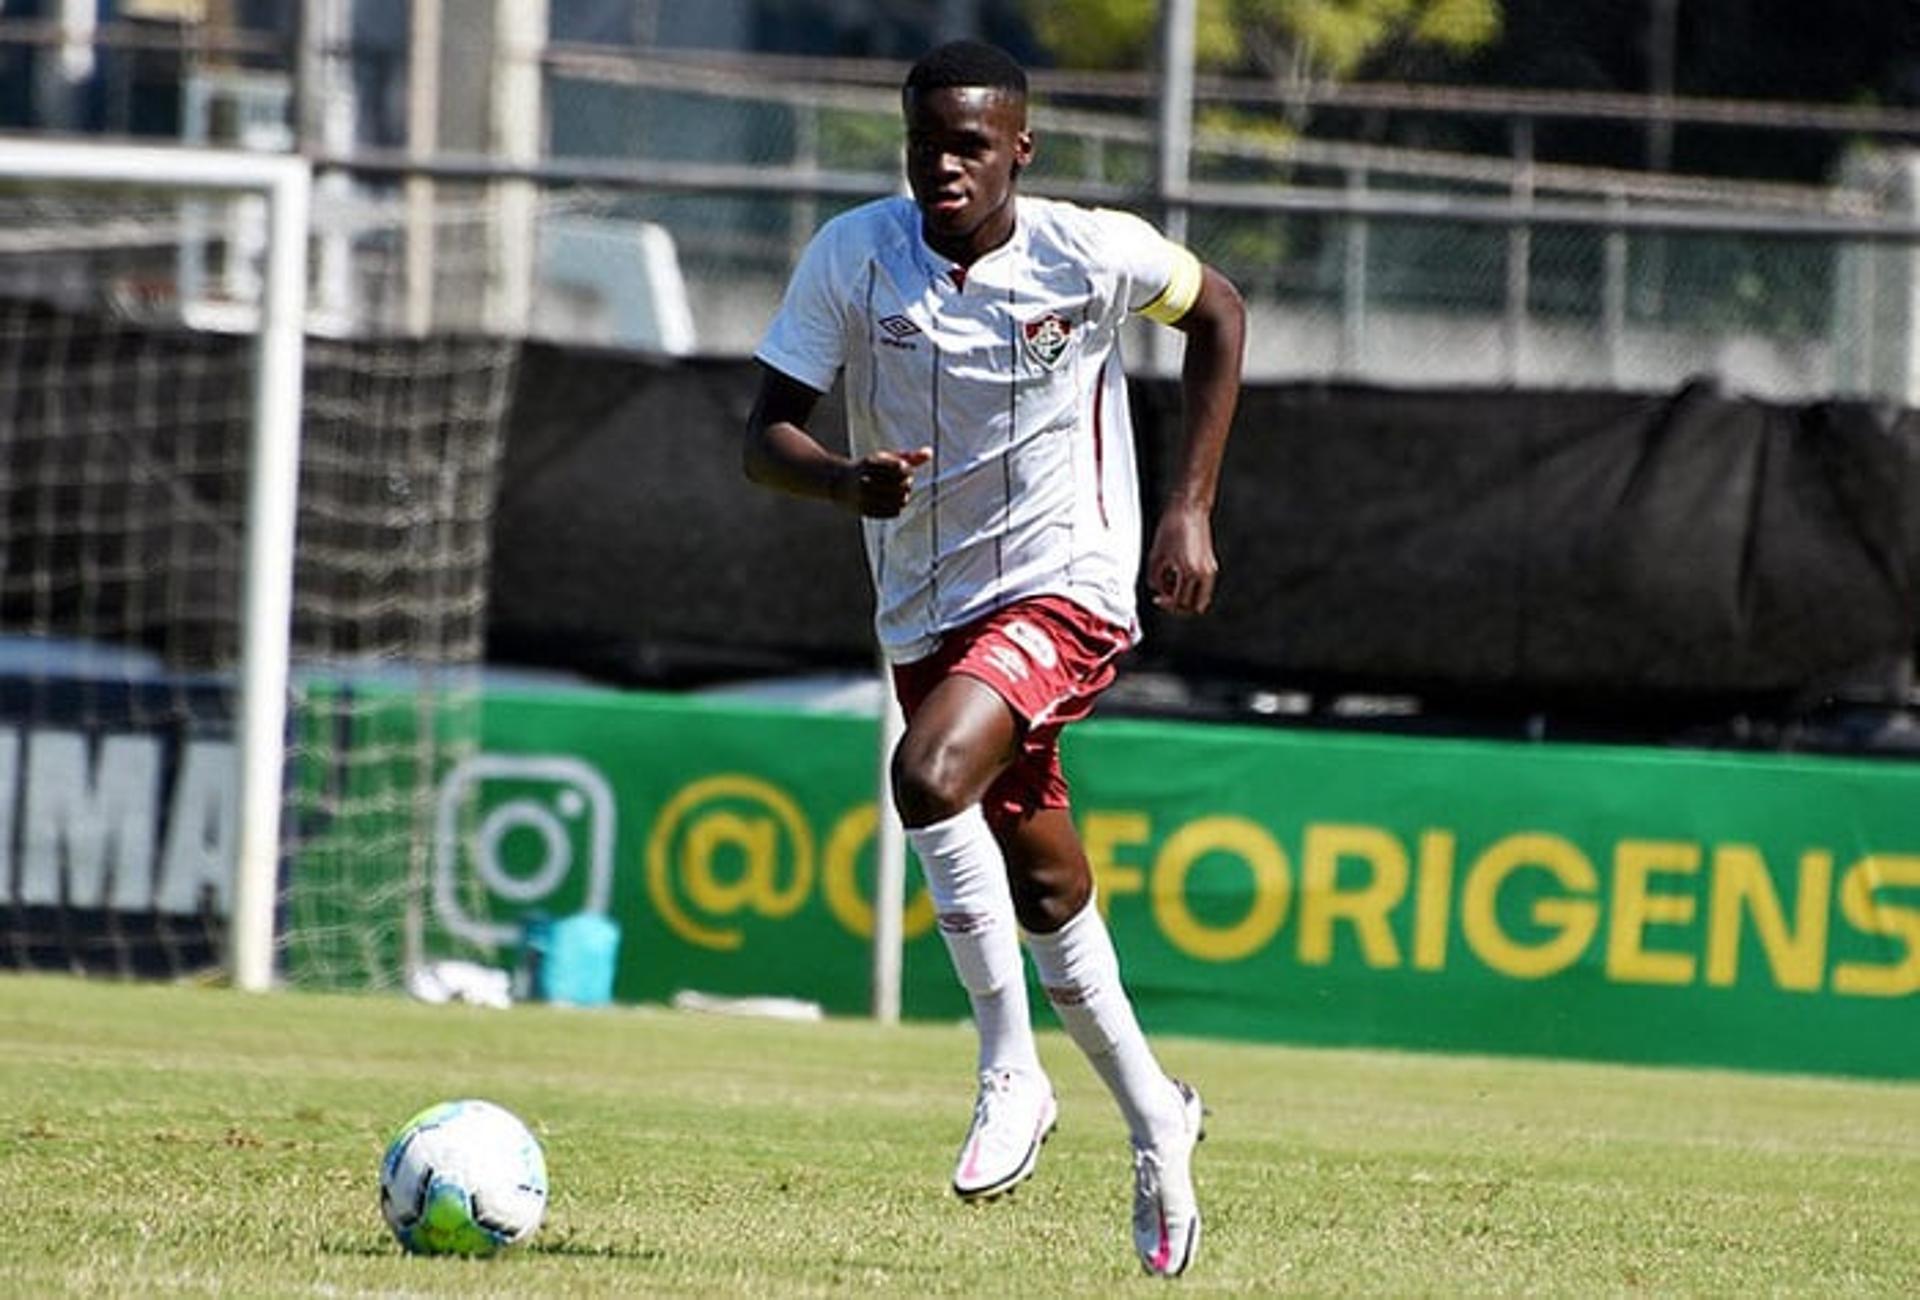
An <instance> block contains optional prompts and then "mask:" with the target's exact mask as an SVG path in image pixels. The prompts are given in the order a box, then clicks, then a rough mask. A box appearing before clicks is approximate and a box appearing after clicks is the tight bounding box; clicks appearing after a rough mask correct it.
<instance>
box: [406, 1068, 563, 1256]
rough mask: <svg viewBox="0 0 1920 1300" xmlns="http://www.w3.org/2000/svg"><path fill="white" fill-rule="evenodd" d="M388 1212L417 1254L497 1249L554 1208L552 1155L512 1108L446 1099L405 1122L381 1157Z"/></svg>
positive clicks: (522, 1237) (484, 1252) (518, 1238)
mask: <svg viewBox="0 0 1920 1300" xmlns="http://www.w3.org/2000/svg"><path fill="white" fill-rule="evenodd" d="M380 1212H381V1214H383V1215H384V1216H386V1220H387V1226H388V1227H390V1228H392V1229H393V1235H394V1236H395V1237H396V1238H398V1239H399V1241H400V1244H401V1245H402V1246H405V1247H406V1248H407V1249H408V1250H409V1251H411V1252H412V1253H413V1254H416V1255H491V1254H493V1253H494V1252H495V1251H497V1250H500V1249H502V1248H503V1247H506V1246H511V1245H513V1244H514V1243H515V1242H520V1241H525V1240H526V1239H527V1238H528V1237H530V1236H532V1235H533V1232H534V1229H536V1228H538V1227H539V1226H540V1220H541V1218H542V1217H544V1216H545V1214H546V1212H547V1161H546V1157H545V1156H544V1155H543V1154H542V1153H541V1151H540V1143H539V1141H538V1140H537V1139H536V1138H535V1137H534V1136H533V1134H532V1133H530V1132H528V1131H527V1126H526V1125H525V1124H522V1123H521V1122H520V1121H519V1119H518V1118H516V1117H515V1116H514V1115H513V1113H512V1112H510V1111H508V1110H505V1109H503V1108H502V1107H499V1106H496V1105H494V1104H493V1103H492V1102H490V1101H474V1100H468V1101H446V1102H441V1103H440V1104H439V1105H438V1106H429V1107H427V1109H425V1110H423V1111H421V1112H420V1113H419V1114H418V1115H415V1116H414V1117H413V1118H412V1119H410V1120H408V1121H407V1122H406V1123H405V1124H403V1125H401V1126H400V1131H399V1132H398V1133H396V1134H395V1135H394V1138H393V1141H392V1143H390V1144H389V1145H388V1147H387V1154H386V1158H385V1159H383V1160H382V1161H381V1162H380Z"/></svg>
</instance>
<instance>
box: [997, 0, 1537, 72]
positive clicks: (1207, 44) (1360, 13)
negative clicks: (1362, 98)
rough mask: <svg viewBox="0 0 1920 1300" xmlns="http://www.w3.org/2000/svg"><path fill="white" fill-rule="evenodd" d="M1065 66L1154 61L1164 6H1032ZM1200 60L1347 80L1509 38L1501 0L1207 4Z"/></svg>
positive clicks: (1229, 68) (1039, 30)
mask: <svg viewBox="0 0 1920 1300" xmlns="http://www.w3.org/2000/svg"><path fill="white" fill-rule="evenodd" d="M1024 5H1025V9H1026V13H1027V16H1028V19H1029V21H1031V23H1032V24H1033V29H1034V32H1035V34H1036V35H1037V36H1038V37H1039V38H1040V40H1041V42H1042V43H1043V44H1044V45H1045V46H1046V47H1047V49H1048V50H1049V51H1050V52H1051V53H1052V55H1053V56H1054V58H1055V60H1056V61H1057V62H1058V63H1059V64H1060V65H1061V66H1063V67H1079V68H1129V67H1143V66H1146V65H1147V64H1148V63H1150V62H1151V61H1152V57H1153V51H1154V48H1155V45H1156V42H1157V40H1158V30H1159V28H1158V24H1159V16H1160V9H1161V5H1160V4H1159V3H1158V0H1024ZM1197 9H1198V18H1197V21H1196V31H1195V57H1196V61H1197V62H1198V64H1199V66H1200V67H1201V68H1202V69H1204V70H1207V71H1211V72H1222V73H1242V74H1246V73H1253V74H1260V75H1266V76H1274V77H1282V78H1300V77H1335V78H1344V77H1350V76H1353V75H1354V74H1355V73H1357V72H1359V71H1360V70H1361V69H1362V68H1363V67H1364V66H1365V65H1366V64H1367V63H1368V62H1369V61H1370V60H1372V59H1374V58H1376V57H1378V56H1379V55H1381V54H1382V53H1383V52H1386V51H1390V50H1392V49H1395V48H1412V47H1424V48H1426V49H1430V50H1435V51H1439V52H1442V53H1445V54H1451V55H1463V54H1466V53H1469V52H1471V51H1473V50H1476V49H1479V48H1480V47H1481V46H1484V45H1486V44H1487V43H1488V42H1490V41H1492V40H1493V39H1494V38H1495V37H1497V36H1498V35H1499V33H1500V23H1501V13H1500V0H1199V3H1198V6H1197Z"/></svg>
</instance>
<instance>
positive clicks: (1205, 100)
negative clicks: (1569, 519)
mask: <svg viewBox="0 0 1920 1300" xmlns="http://www.w3.org/2000/svg"><path fill="white" fill-rule="evenodd" d="M415 8H416V9H417V10H419V11H422V12H425V11H432V10H435V9H436V8H437V6H435V5H431V4H429V5H425V6H415ZM537 8H538V6H534V7H533V9H537ZM500 10H501V12H502V13H514V14H521V13H522V10H520V9H515V8H513V7H512V6H509V5H502V6H501V7H500ZM325 11H326V9H325V7H324V6H323V7H321V8H320V9H317V10H316V11H315V12H325ZM342 12H344V11H342ZM527 12H531V10H527ZM522 16H523V17H524V14H523V15H522ZM516 21H519V20H516ZM9 31H11V29H9ZM6 34H7V33H0V35H6ZM12 34H13V35H14V36H15V37H16V38H17V39H19V40H22V41H24V40H26V39H27V38H28V37H29V36H30V35H31V33H27V32H25V31H24V30H22V31H20V32H15V33H12ZM107 34H110V33H109V29H106V28H103V29H102V39H105V37H106V35H107ZM362 35H364V34H362ZM402 35H403V36H404V32H403V33H402ZM509 35H510V37H511V39H509V37H508V36H503V35H502V29H500V28H499V27H498V26H497V25H496V27H495V28H493V29H490V30H489V31H487V32H481V31H479V30H477V29H476V30H469V29H468V28H467V27H465V26H461V25H458V24H453V23H451V22H450V23H449V24H448V25H447V28H446V30H444V31H443V32H441V33H440V34H439V36H438V49H439V57H438V59H437V60H435V59H433V58H423V57H421V55H420V51H419V49H417V48H416V49H413V50H411V51H409V50H408V49H407V48H406V46H405V45H404V44H402V45H398V46H393V47H391V48H383V49H380V50H372V49H369V48H367V47H366V46H365V45H364V44H363V43H357V41H358V40H359V38H357V37H355V36H354V35H353V33H352V32H350V31H346V30H344V29H343V30H342V31H339V32H333V33H331V34H329V33H328V32H326V31H319V32H308V33H307V39H306V43H305V44H303V45H302V46H301V47H300V50H299V51H298V52H297V53H298V58H299V62H300V66H299V67H295V66H293V64H294V61H295V52H291V51H282V54H283V55H284V58H283V62H284V64H285V65H286V66H282V67H279V68H277V69H276V68H275V67H274V66H272V64H273V58H274V53H273V51H272V50H270V49H268V48H267V47H266V46H261V47H260V48H253V47H251V46H249V47H247V48H246V49H245V50H244V51H240V53H243V54H244V55H245V56H246V57H245V62H246V64H247V66H245V67H244V68H242V67H240V66H239V63H240V61H241V60H240V54H234V53H229V54H227V55H226V56H225V57H227V58H228V60H229V62H228V63H227V64H223V63H222V62H221V59H220V58H219V57H214V56H206V57H202V58H199V59H198V61H197V62H194V63H193V64H192V66H191V69H190V72H189V74H188V75H187V77H186V81H185V83H183V91H182V101H183V105H184V108H185V110H186V111H185V113H184V117H183V123H184V125H185V127H187V128H191V133H192V134H194V135H195V136H197V137H198V138H199V139H200V141H201V142H206V143H221V142H223V141H224V142H227V143H233V144H237V145H240V146H242V147H257V148H285V147H289V146H292V145H296V144H297V145H298V146H299V147H301V148H303V149H305V150H306V151H307V152H308V153H309V154H311V155H313V156H315V157H316V158H317V159H318V160H319V161H320V163H321V164H322V177H321V180H320V183H319V184H320V195H321V201H320V203H319V205H318V207H317V209H316V212H317V219H318V225H317V229H316V232H315V233H316V245H315V247H316V285H315V295H314V302H315V304H316V311H317V317H316V321H317V324H318V326H319V327H320V328H322V329H326V330H332V331H337V332H346V333H351V332H371V331H380V330H400V331H404V332H410V333H419V332H422V331H424V330H428V329H449V330H475V329H478V330H493V331H503V332H508V333H521V332H525V333H530V334H533V335H536V336H543V337H550V338H555V339H561V340H571V341H578V342H584V343H594V344H604V345H609V346H617V347H633V348H641V349H652V350H664V351H700V352H703V353H710V354H721V355H739V354H744V353H746V352H749V351H751V349H752V348H753V346H754V344H755V343H756V342H757V340H758V337H759V334H760V331H761V330H762V329H763V328H764V325H765V322H766V320H767V319H768V317H769V315H770V314H771V312H772V311H773V309H774V307H775V305H776V304H777V302H778V298H779V294H780V291H781V288H782V286H783V285H784V282H785V279H786V276H787V274H788V271H789V270H790V268H791V266H792V264H793V261H794V258H795V257H796V256H797V253H798V251H799V249H800V248H801V246H802V245H803V244H804V243H805V240H806V239H807V237H808V236H809V235H810V234H811V233H812V232H813V231H814V230H815V229H816V228H817V227H818V225H819V223H820V222H821V221H823V220H825V219H826V218H828V217H830V216H832V215H833V214H834V213H836V212H838V211H841V210H844V209H846V208H848V207H850V206H852V205H854V204H856V203H859V202H862V201H865V200H866V199H869V198H872V197H875V196H879V195H883V194H888V193H893V192H898V190H899V189H900V170H899V135H900V127H899V116H898V95H897V86H898V82H899V78H900V75H901V71H902V69H901V68H900V67H899V66H897V65H894V64H892V63H888V62H884V61H848V60H820V59H799V58H787V57H775V56H748V55H742V54H737V53H718V52H704V53H703V52H680V53H675V52H672V51H666V50H660V49H647V48H625V47H618V46H612V45H581V44H571V45H570V44H565V43H557V42H554V41H551V40H548V39H546V38H545V36H544V34H543V33H540V32H537V31H520V32H517V33H510V34H509ZM35 39H40V38H35ZM45 39H49V40H50V39H51V37H46V38H45ZM127 39H131V37H128V38H127ZM142 39H143V40H147V41H149V42H150V41H151V39H152V37H151V33H149V34H147V35H146V36H144V37H143V38H142ZM256 44H257V42H256ZM234 49H235V50H240V47H239V46H235V47H234ZM183 66H184V65H183ZM430 68H431V69H433V72H432V80H431V81H428V80H424V79H423V77H424V75H425V73H426V70H427V69H430ZM1194 89H1195V96H1194V104H1193V109H1194V113H1193V121H1194V124H1195V125H1194V128H1193V130H1192V131H1191V133H1190V135H1189V134H1183V135H1182V136H1181V143H1182V145H1183V146H1184V149H1183V152H1184V153H1185V155H1186V156H1185V157H1184V159H1183V160H1182V166H1181V167H1180V168H1178V169H1176V170H1175V171H1173V172H1172V173H1170V172H1169V169H1168V168H1167V167H1166V166H1165V165H1164V161H1163V155H1164V152H1165V151H1164V149H1163V147H1162V146H1163V139H1162V136H1161V134H1160V132H1159V130H1158V129H1157V123H1158V118H1157V116H1156V114H1157V110H1158V103H1157V98H1156V97H1157V95H1158V93H1159V90H1160V85H1159V83H1158V82H1157V81H1156V79H1154V78H1152V77H1150V76H1148V75H1146V74H1143V73H1118V74H1085V73H1079V74H1070V73H1061V72H1042V73H1039V74H1037V75H1036V78H1035V91H1036V93H1035V101H1034V102H1035V107H1034V114H1033V119H1034V126H1035V130H1036V133H1037V135H1038V137H1039V140H1040V152H1039V158H1038V161H1037V163H1036V166H1035V167H1034V168H1033V169H1032V170H1031V171H1030V172H1029V173H1028V176H1027V178H1026V180H1025V181H1024V182H1023V183H1024V184H1025V185H1026V187H1027V188H1028V190H1029V191H1030V192H1034V193H1040V194H1051V195H1056V196H1061V197H1066V198H1072V199H1076V200H1080V201H1083V202H1090V203H1103V204H1112V205H1116V206H1122V207H1127V208H1131V209H1134V210H1136V211H1139V212H1141V213H1143V215H1146V216H1148V217H1150V218H1152V219H1155V220H1157V221H1160V222H1161V223H1163V224H1164V225H1166V226H1167V227H1168V228H1169V229H1170V231H1171V232H1173V233H1175V234H1176V235H1177V236H1178V237H1181V238H1184V239H1185V240H1186V242H1188V243H1189V244H1191V245H1192V246H1193V247H1194V249H1195V250H1196V251H1197V252H1198V253H1199V254H1200V255H1201V256H1202V257H1203V258H1205V259H1206V260H1207V261H1209V262H1211V263H1213V264H1215V265H1216V266H1218V267H1219V268H1220V269H1221V270H1223V271H1224V272H1225V273H1226V274H1228V275H1229V276H1231V277H1232V278H1233V279H1234V280H1235V281H1236V283H1238V284H1239V285H1240V287H1241V288H1242V290H1243V292H1244V293H1245V295H1246V297H1247V299H1248V303H1249V308H1250V312H1251V318H1252V326H1253V328H1252V330H1251V334H1250V351H1249V357H1248V374H1249V375H1250V377H1253V378H1256V379H1268V380H1287V379H1338V380H1351V381H1363V382H1377V383H1389V384H1399V385H1446V384H1514V385H1524V386H1553V387H1585V386H1596V387H1598V386H1605V387H1628V388H1650V389H1659V388H1668V387H1671V386H1672V385H1674V384H1675V383H1678V382H1680V381H1682V380H1685V379H1687V378H1690V377H1695V376H1701V375H1706V376H1713V377H1717V378H1719V379H1720V380H1722V381H1723V382H1725V383H1726V384H1727V385H1728V386H1729V387H1731V388H1735V389H1738V390H1742V391H1747V392H1752V393H1755V394H1758V395H1763V396H1768V397H1779V398H1805V397H1821V396H1828V395H1854V394H1870V395H1875V396H1880V397H1885V398H1889V399H1892V400H1895V401H1898V402H1901V403H1903V404H1920V341H1917V340H1920V328H1917V327H1916V321H1915V318H1916V316H1920V305H1916V303H1915V301H1914V299H1915V295H1914V292H1913V288H1912V285H1913V280H1914V266H1915V261H1916V258H1917V257H1920V221H1917V220H1916V212H1917V211H1920V200H1917V199H1916V190H1917V189H1920V183H1917V182H1916V175H1920V172H1917V171H1916V167H1915V164H1914V163H1913V162H1912V161H1911V155H1910V153H1909V151H1908V148H1907V146H1909V145H1910V144H1911V142H1913V141H1916V140H1920V113H1916V112H1912V111H1905V112H1901V111H1876V110H1872V109H1864V108H1848V107H1839V106H1796V105H1785V104H1755V103H1727V102H1718V101H1685V100H1675V99H1659V100H1650V99H1647V98H1644V97H1638V96H1622V95H1558V94H1556V95H1547V94H1540V93H1529V92H1512V91H1487V90H1473V89H1466V88H1458V87H1454V88H1448V87H1431V86H1429V87H1420V86H1368V85H1357V86H1356V85H1349V86H1337V85H1321V86H1316V85H1312V84H1291V85H1274V84H1269V83H1259V82H1249V81H1225V80H1207V79H1204V78H1203V79H1201V80H1200V81H1199V82H1198V83H1196V85H1195V88H1194ZM110 98H111V97H110ZM376 101H377V102H376ZM1383 115H1394V116H1396V117H1397V118H1406V117H1408V116H1414V117H1418V118H1419V119H1420V120H1421V121H1423V122H1424V121H1428V120H1431V121H1434V122H1450V123H1455V124H1458V123H1461V122H1465V123H1469V124H1471V126H1472V127H1473V130H1472V131H1468V132H1462V131H1447V130H1435V131H1431V132H1428V133H1427V135H1428V137H1429V138H1432V139H1435V140H1443V139H1444V140H1447V141H1449V142H1451V143H1452V144H1453V145H1455V146H1457V145H1458V144H1459V140H1460V138H1462V136H1463V135H1465V136H1471V137H1473V138H1474V139H1476V140H1478V141H1479V142H1480V144H1479V147H1480V148H1481V150H1482V151H1481V152H1460V151H1456V150H1455V149H1441V148H1438V147H1435V148H1426V149H1421V148H1407V147H1386V146H1382V145H1379V144H1377V143H1368V142H1366V141H1364V140H1362V139H1359V138H1357V137H1358V136H1360V135H1364V134H1366V132H1365V131H1363V130H1356V129H1354V128H1353V126H1352V123H1353V122H1354V121H1356V120H1360V121H1364V120H1367V119H1370V118H1379V117H1382V116H1383ZM1569 121H1572V122H1578V123H1583V124H1601V125H1603V126H1605V127H1606V128H1607V129H1611V130H1615V131H1620V132H1629V133H1633V132H1644V133H1646V134H1647V136H1648V138H1649V140H1652V139H1654V138H1656V137H1657V138H1659V139H1661V140H1665V141H1667V142H1668V143H1669V144H1670V143H1671V139H1672V136H1673V133H1674V132H1675V131H1676V130H1681V131H1687V130H1695V131H1716V132H1735V131H1738V132H1746V133H1750V134H1751V133H1762V134H1763V135H1767V136H1768V137H1769V138H1779V139H1783V140H1784V139H1789V138H1793V139H1798V140H1800V141H1802V142H1804V140H1805V139H1806V138H1809V137H1819V138H1821V139H1825V140H1832V139H1840V138H1844V139H1849V140H1853V141H1856V142H1857V149H1856V151H1855V154H1854V156H1853V157H1852V159H1851V160H1850V161H1848V163H1847V164H1846V165H1845V166H1844V167H1842V168H1840V169H1839V170H1838V172H1837V174H1836V175H1835V176H1834V177H1832V178H1831V179H1830V181H1829V183H1826V184H1821V185H1805V184H1784V183H1765V182H1754V181H1737V180H1728V179H1713V178H1703V177H1688V176H1679V175H1671V174H1666V173H1663V172H1654V171H1645V170H1632V169H1624V168H1623V169H1598V168H1592V167H1574V166H1567V165H1562V164H1556V163H1553V162H1549V161H1543V160H1542V159H1541V158H1539V157H1538V156H1537V154H1538V153H1539V152H1540V151H1539V150H1537V149H1536V147H1535V138H1536V134H1545V133H1547V132H1548V131H1549V130H1550V129H1552V128H1554V127H1556V126H1558V125H1562V124H1564V123H1566V122H1569ZM1342 122H1345V123H1346V125H1345V126H1341V125H1340V123H1342ZM223 123H224V124H226V126H225V127H223V125H222V124H223ZM236 124H237V125H236ZM370 124H373V125H370ZM376 127H377V129H376ZM223 130H224V131H225V133H226V134H225V136H223V134H222V132H223ZM370 142H371V143H370ZM382 142H384V144H385V145H386V146H387V147H386V148H385V151H382V147H381V143H382ZM1489 142H1491V143H1490V144H1489ZM401 146H404V147H401ZM1489 148H1491V149H1492V150H1493V152H1488V151H1487V150H1488V149H1489ZM1652 152H1653V151H1652V148H1651V146H1649V153H1650V154H1651V153H1652ZM1131 343H1132V347H1133V352H1134V356H1135V359H1136V363H1137V364H1138V365H1139V366H1141V367H1142V368H1144V369H1146V370H1149V371H1152V370H1156V369H1159V370H1164V369H1166V368H1168V367H1170V366H1172V365H1173V364H1174V358H1175V355H1176V350H1175V349H1174V348H1172V347H1170V346H1167V345H1166V343H1165V340H1163V339H1158V338H1156V337H1155V336H1154V332H1149V331H1143V332H1142V334H1141V336H1140V337H1139V338H1138V339H1136V340H1132V341H1131Z"/></svg>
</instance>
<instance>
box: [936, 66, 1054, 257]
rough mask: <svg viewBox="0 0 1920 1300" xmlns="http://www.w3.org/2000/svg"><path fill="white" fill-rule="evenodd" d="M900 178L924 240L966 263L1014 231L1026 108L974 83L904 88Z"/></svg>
mask: <svg viewBox="0 0 1920 1300" xmlns="http://www.w3.org/2000/svg"><path fill="white" fill-rule="evenodd" d="M906 113H907V183H908V184H909V185H911V186H912V187H913V198H914V202H916V203H918V204H919V205H920V219H921V226H922V229H923V230H924V232H925V234H926V237H927V243H928V244H929V245H931V246H932V247H933V248H934V250H935V251H937V252H939V253H940V254H941V255H942V256H944V257H950V258H952V259H953V260H954V261H956V262H958V263H960V264H961V265H963V266H964V265H966V264H968V263H969V262H972V261H973V260H974V259H975V258H977V257H979V256H980V255H981V254H982V253H986V252H990V251H991V250H993V249H995V248H998V247H999V246H1000V245H1001V244H1004V243H1005V242H1006V241H1007V238H1008V237H1009V236H1010V235H1012V234H1013V182H1014V177H1015V176H1017V175H1018V174H1019V171H1020V169H1021V168H1022V167H1025V166H1026V165H1027V163H1028V162H1029V161H1031V159H1032V158H1033V137H1032V136H1031V135H1029V134H1028V133H1027V106H1026V102H1025V101H1024V100H1023V99H1022V98H1021V97H1020V96H1018V95H1010V94H1008V93H1007V92H1005V91H1002V90H991V89H986V88H983V87H978V86H944V87H941V88H940V89H938V90H928V91H919V92H915V91H909V92H908V93H907V97H906Z"/></svg>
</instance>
